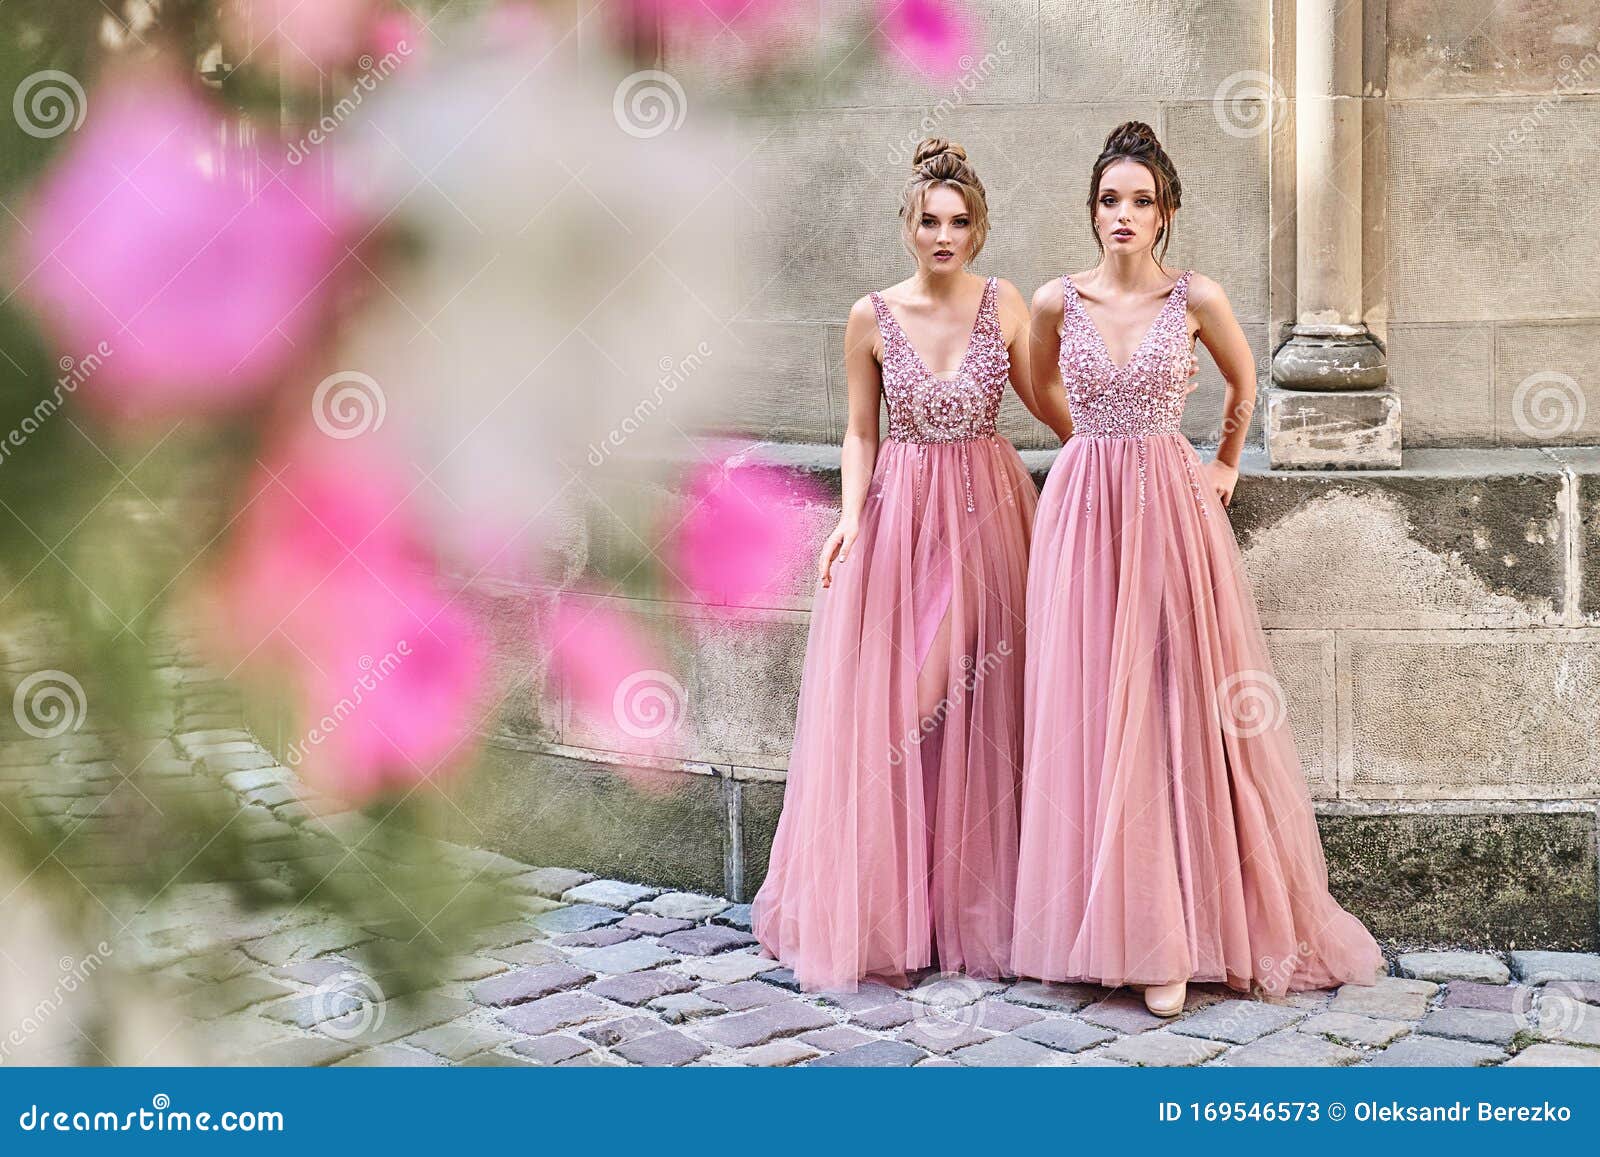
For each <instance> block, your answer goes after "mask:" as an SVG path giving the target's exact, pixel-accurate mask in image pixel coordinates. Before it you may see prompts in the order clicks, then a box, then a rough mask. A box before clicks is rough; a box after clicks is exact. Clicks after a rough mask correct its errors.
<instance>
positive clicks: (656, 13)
mask: <svg viewBox="0 0 1600 1157" xmlns="http://www.w3.org/2000/svg"><path fill="white" fill-rule="evenodd" d="M621 3H622V6H623V7H625V8H628V9H630V10H631V11H632V12H633V13H634V14H635V15H636V16H637V17H640V18H645V19H650V18H659V19H660V20H661V22H662V23H663V24H664V25H666V26H667V27H668V28H672V27H674V26H689V27H699V28H706V29H711V30H715V29H719V28H722V27H724V26H742V25H746V24H759V23H761V22H763V21H765V20H767V19H768V18H770V17H772V16H775V15H777V14H780V13H782V12H783V11H784V10H785V9H786V8H787V7H788V5H786V4H784V3H783V2H782V0H621Z"/></svg>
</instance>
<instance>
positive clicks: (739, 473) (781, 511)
mask: <svg viewBox="0 0 1600 1157" xmlns="http://www.w3.org/2000/svg"><path fill="white" fill-rule="evenodd" d="M822 501H823V499H822V496H821V493H820V491H819V490H818V489H817V488H816V487H815V486H814V485H812V484H810V483H809V482H807V481H806V480H805V479H804V477H803V476H801V475H799V474H797V473H795V472H793V471H789V470H785V469H782V468H780V467H776V466H759V465H758V466H730V465H726V464H724V465H722V466H704V467H701V468H699V469H698V470H697V471H696V472H695V474H694V476H693V477H692V478H691V479H690V482H689V486H688V492H687V494H686V496H685V508H684V509H683V510H681V511H679V512H678V517H679V518H680V519H681V523H680V525H679V526H678V528H677V531H676V533H675V534H674V535H673V536H672V540H671V544H670V563H669V565H670V567H671V569H672V572H673V574H674V575H676V576H677V577H678V578H679V579H681V580H682V581H683V583H684V584H685V585H686V586H687V587H688V588H689V593H690V595H691V597H693V598H695V599H696V600H698V601H700V602H703V603H708V604H712V605H717V604H725V605H727V606H730V607H738V606H749V605H751V604H753V603H758V602H760V601H762V600H763V598H770V597H771V596H772V595H774V594H776V593H778V592H779V591H781V589H782V588H783V586H784V585H785V582H786V580H789V579H791V578H792V576H793V575H794V573H795V571H796V568H797V566H799V565H801V564H804V565H807V566H808V565H809V562H810V554H809V550H810V539H809V537H808V530H809V526H808V524H807V522H806V518H805V505H806V504H809V503H815V504H821V503H822Z"/></svg>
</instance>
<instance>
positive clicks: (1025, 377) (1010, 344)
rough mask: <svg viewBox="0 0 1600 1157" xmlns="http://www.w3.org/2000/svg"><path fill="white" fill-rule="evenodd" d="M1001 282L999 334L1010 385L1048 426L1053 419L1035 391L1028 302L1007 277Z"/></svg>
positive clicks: (1037, 417) (1024, 403)
mask: <svg viewBox="0 0 1600 1157" xmlns="http://www.w3.org/2000/svg"><path fill="white" fill-rule="evenodd" d="M998 285H999V304H998V310H999V315H1000V333H1001V336H1002V337H1003V338H1004V339H1005V343H1006V353H1007V354H1008V355H1009V356H1010V362H1011V368H1010V371H1009V376H1010V378H1011V388H1012V389H1013V390H1015V391H1016V393H1017V397H1019V398H1021V399H1022V404H1023V405H1024V406H1026V407H1027V409H1028V413H1030V414H1032V415H1033V416H1034V417H1035V418H1036V419H1038V420H1039V421H1041V422H1043V423H1044V424H1045V425H1047V426H1048V425H1050V419H1049V418H1048V417H1046V411H1044V410H1041V409H1040V406H1039V399H1038V397H1037V396H1036V395H1035V393H1034V383H1033V370H1032V366H1031V363H1032V356H1031V355H1032V350H1031V348H1030V347H1031V346H1032V344H1033V343H1032V338H1031V337H1030V335H1029V332H1028V331H1029V326H1030V325H1031V324H1032V322H1031V319H1030V318H1029V316H1028V303H1027V302H1026V301H1024V300H1023V299H1022V294H1021V293H1020V292H1019V291H1018V289H1017V287H1016V286H1015V285H1012V284H1011V282H1009V281H1007V280H1005V278H1003V277H1002V278H999V279H998Z"/></svg>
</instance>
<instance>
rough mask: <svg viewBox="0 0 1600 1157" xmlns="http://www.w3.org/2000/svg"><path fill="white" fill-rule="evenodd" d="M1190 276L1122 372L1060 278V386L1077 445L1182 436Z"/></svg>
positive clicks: (1183, 277) (1182, 280) (1075, 293)
mask: <svg viewBox="0 0 1600 1157" xmlns="http://www.w3.org/2000/svg"><path fill="white" fill-rule="evenodd" d="M1193 272H1194V271H1193V270H1191V269H1186V270H1184V272H1183V274H1182V275H1181V276H1180V277H1179V278H1178V281H1177V284H1175V285H1174V286H1173V287H1172V292H1171V293H1169V294H1168V295H1167V300H1166V303H1165V304H1164V305H1162V307H1161V312H1160V313H1159V314H1157V315H1156V319H1155V321H1154V322H1152V323H1151V325H1150V328H1149V329H1148V330H1147V331H1145V335H1144V338H1143V339H1142V340H1141V341H1140V342H1139V348H1138V349H1136V350H1135V351H1134V353H1133V357H1132V359H1131V360H1130V361H1129V362H1128V364H1127V365H1125V366H1121V367H1118V366H1117V365H1116V364H1115V363H1113V362H1112V360H1111V353H1110V351H1109V350H1108V349H1107V348H1106V344H1105V341H1104V339H1103V338H1102V337H1101V336H1100V331H1099V330H1098V329H1096V328H1095V324H1094V322H1093V321H1092V320H1090V318H1089V315H1088V313H1087V312H1085V310H1084V308H1083V303H1082V302H1081V301H1079V300H1078V287H1077V286H1076V285H1074V284H1073V283H1072V278H1071V277H1070V276H1066V275H1063V276H1062V278H1061V287H1062V323H1061V381H1062V383H1063V384H1064V385H1065V387H1066V391H1067V407H1068V409H1069V410H1070V411H1071V413H1072V431H1073V433H1072V436H1073V437H1074V438H1077V437H1084V436H1087V437H1101V438H1129V437H1140V436H1144V435H1150V434H1177V433H1179V432H1180V428H1181V421H1182V418H1183V403H1184V400H1185V398H1186V397H1187V396H1188V382H1189V354H1190V351H1191V349H1192V343H1191V342H1190V339H1189V327H1188V323H1187V321H1185V311H1186V309H1187V305H1188V297H1189V275H1190V274H1191V273H1193Z"/></svg>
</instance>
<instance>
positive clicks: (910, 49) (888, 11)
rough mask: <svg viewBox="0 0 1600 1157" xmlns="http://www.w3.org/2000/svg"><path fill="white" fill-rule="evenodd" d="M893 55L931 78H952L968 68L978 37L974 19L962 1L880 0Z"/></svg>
mask: <svg viewBox="0 0 1600 1157" xmlns="http://www.w3.org/2000/svg"><path fill="white" fill-rule="evenodd" d="M877 5H878V16H879V19H880V20H881V21H882V30H883V36H884V39H885V40H886V41H887V42H888V44H889V49H890V52H889V55H890V56H891V57H892V58H894V59H895V60H897V61H898V62H899V63H900V64H902V65H903V66H906V67H909V68H910V69H911V70H912V71H914V72H919V73H921V74H923V75H924V76H929V77H936V78H937V77H952V76H955V75H956V74H957V73H960V72H961V71H963V70H964V69H966V68H970V67H971V64H970V62H967V63H964V62H963V59H964V58H968V57H969V56H970V54H971V53H972V51H973V49H974V47H975V43H976V39H975V36H974V33H973V24H972V18H971V16H970V15H969V14H968V13H967V11H966V10H965V8H964V7H963V6H962V5H961V4H960V3H959V0H877Z"/></svg>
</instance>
